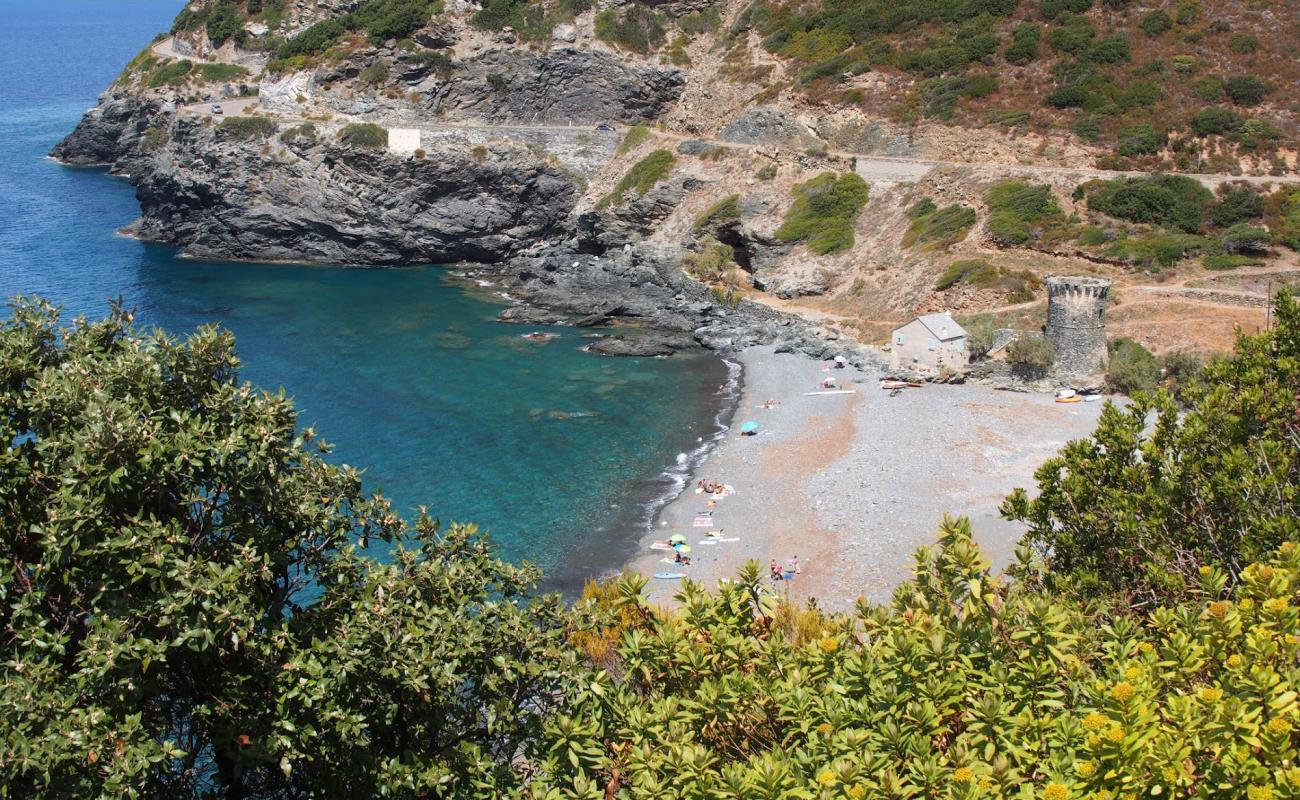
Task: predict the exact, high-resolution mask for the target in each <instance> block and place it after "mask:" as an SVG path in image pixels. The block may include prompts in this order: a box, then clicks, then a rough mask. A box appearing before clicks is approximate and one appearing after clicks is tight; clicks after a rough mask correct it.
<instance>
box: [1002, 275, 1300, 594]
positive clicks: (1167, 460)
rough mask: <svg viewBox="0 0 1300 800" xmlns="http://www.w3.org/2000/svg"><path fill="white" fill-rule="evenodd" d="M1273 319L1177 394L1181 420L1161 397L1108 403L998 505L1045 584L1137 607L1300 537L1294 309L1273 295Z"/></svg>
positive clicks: (1299, 357) (1298, 315)
mask: <svg viewBox="0 0 1300 800" xmlns="http://www.w3.org/2000/svg"><path fill="white" fill-rule="evenodd" d="M1276 312H1277V325H1276V327H1275V328H1274V329H1273V330H1272V331H1265V332H1263V333H1260V334H1258V335H1255V336H1241V337H1240V338H1239V339H1238V341H1237V351H1236V353H1235V354H1234V355H1233V356H1232V357H1231V358H1223V359H1218V360H1215V361H1212V362H1210V363H1209V364H1207V365H1206V366H1205V368H1204V370H1203V372H1202V374H1201V378H1200V380H1198V381H1196V382H1195V383H1194V384H1192V385H1191V386H1188V387H1186V388H1184V389H1183V390H1182V394H1183V400H1184V402H1185V403H1186V405H1187V406H1188V407H1187V409H1186V411H1184V410H1183V409H1181V408H1180V407H1179V404H1178V403H1176V402H1175V400H1174V398H1172V397H1171V396H1169V395H1168V394H1167V393H1164V392H1159V393H1157V394H1155V395H1139V396H1138V397H1137V398H1136V399H1135V400H1134V401H1133V403H1132V404H1130V405H1129V406H1128V407H1126V408H1120V407H1118V406H1112V407H1108V408H1106V409H1105V410H1104V411H1103V412H1102V417H1101V421H1100V423H1099V424H1098V426H1097V430H1096V432H1095V433H1094V434H1093V435H1092V436H1091V437H1089V438H1088V439H1084V440H1081V441H1077V442H1071V443H1070V444H1068V445H1066V447H1065V449H1064V450H1063V451H1062V452H1061V454H1060V455H1059V456H1058V457H1056V458H1054V459H1051V460H1050V461H1048V462H1047V463H1045V464H1044V465H1043V466H1042V467H1041V468H1040V469H1039V470H1038V472H1037V473H1036V474H1035V479H1036V480H1037V482H1038V496H1037V497H1035V498H1032V499H1031V498H1030V497H1029V495H1028V493H1026V492H1024V491H1021V490H1017V491H1016V493H1014V494H1013V495H1012V496H1011V497H1010V498H1008V499H1007V502H1006V503H1005V504H1004V505H1003V511H1004V513H1005V514H1006V515H1007V516H1008V517H1010V518H1013V519H1017V520H1021V521H1023V522H1027V523H1028V524H1029V526H1030V527H1029V533H1028V540H1029V542H1030V543H1031V544H1032V545H1033V546H1034V547H1036V548H1038V549H1039V551H1040V552H1041V553H1042V555H1043V557H1044V558H1046V559H1047V562H1048V564H1049V565H1050V566H1051V567H1052V573H1051V574H1052V575H1053V578H1052V580H1053V584H1054V585H1056V586H1058V587H1060V588H1062V589H1070V590H1078V591H1080V592H1082V593H1084V594H1086V595H1089V596H1095V594H1096V593H1097V592H1112V591H1117V592H1120V593H1121V594H1122V596H1123V597H1125V598H1133V599H1135V600H1137V601H1142V602H1149V601H1151V600H1152V599H1153V598H1159V597H1164V596H1177V595H1178V594H1179V593H1180V592H1183V591H1186V590H1187V589H1188V588H1189V587H1193V586H1195V585H1196V583H1197V581H1198V580H1199V577H1198V576H1199V569H1200V567H1202V566H1204V565H1210V564H1213V565H1215V566H1216V567H1219V568H1222V569H1223V570H1224V571H1225V574H1226V575H1227V577H1228V580H1230V581H1232V582H1234V583H1235V582H1236V581H1238V580H1240V579H1241V576H1242V571H1243V570H1244V568H1245V566H1246V565H1247V564H1249V563H1250V562H1251V561H1254V560H1257V559H1260V558H1264V557H1266V556H1267V554H1268V553H1269V552H1270V551H1272V550H1273V549H1274V548H1276V547H1278V546H1279V545H1281V544H1282V543H1283V542H1286V541H1297V540H1300V307H1297V305H1296V301H1295V300H1294V299H1293V298H1292V297H1291V296H1290V295H1289V294H1287V293H1285V292H1282V293H1279V294H1278V296H1277V303H1276Z"/></svg>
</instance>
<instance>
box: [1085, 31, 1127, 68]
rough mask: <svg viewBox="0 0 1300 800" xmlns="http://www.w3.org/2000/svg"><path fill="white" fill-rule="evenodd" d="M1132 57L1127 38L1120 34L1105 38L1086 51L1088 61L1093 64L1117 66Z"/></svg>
mask: <svg viewBox="0 0 1300 800" xmlns="http://www.w3.org/2000/svg"><path fill="white" fill-rule="evenodd" d="M1132 57H1133V51H1132V48H1131V47H1130V45H1129V41H1128V37H1127V36H1125V35H1124V34H1122V33H1117V34H1113V35H1111V36H1107V37H1106V38H1104V39H1102V40H1101V41H1099V42H1097V44H1095V45H1093V47H1092V49H1091V50H1089V51H1088V60H1089V61H1091V62H1092V63H1094V64H1119V63H1121V62H1124V61H1128V60H1129V59H1131V58H1132Z"/></svg>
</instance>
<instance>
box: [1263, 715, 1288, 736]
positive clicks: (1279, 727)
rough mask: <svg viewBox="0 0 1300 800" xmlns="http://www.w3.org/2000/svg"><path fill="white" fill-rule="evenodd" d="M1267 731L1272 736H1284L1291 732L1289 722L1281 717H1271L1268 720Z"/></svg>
mask: <svg viewBox="0 0 1300 800" xmlns="http://www.w3.org/2000/svg"><path fill="white" fill-rule="evenodd" d="M1268 732H1269V733H1271V734H1273V735H1274V736H1285V735H1286V734H1288V733H1290V732H1291V723H1290V722H1288V721H1287V720H1285V719H1284V718H1282V717H1273V718H1272V719H1270V720H1269V721H1268Z"/></svg>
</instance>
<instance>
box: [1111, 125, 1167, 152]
mask: <svg viewBox="0 0 1300 800" xmlns="http://www.w3.org/2000/svg"><path fill="white" fill-rule="evenodd" d="M1117 138H1118V139H1119V144H1118V147H1117V148H1116V150H1117V151H1118V152H1119V154H1120V155H1121V156H1126V157H1130V158H1131V157H1133V156H1153V155H1155V154H1156V153H1158V152H1160V145H1161V143H1162V142H1163V140H1164V136H1163V135H1162V134H1159V133H1157V132H1156V129H1155V128H1153V127H1152V126H1151V125H1150V124H1149V123H1145V122H1143V123H1139V124H1137V125H1126V126H1124V127H1123V128H1120V130H1119V133H1118V134H1117Z"/></svg>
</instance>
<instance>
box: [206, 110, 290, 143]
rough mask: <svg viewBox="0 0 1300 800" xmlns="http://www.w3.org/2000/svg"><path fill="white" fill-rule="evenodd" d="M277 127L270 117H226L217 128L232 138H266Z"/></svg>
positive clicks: (272, 133)
mask: <svg viewBox="0 0 1300 800" xmlns="http://www.w3.org/2000/svg"><path fill="white" fill-rule="evenodd" d="M278 129H279V127H278V126H277V125H276V124H275V120H273V119H271V118H270V117H257V116H254V117H226V118H225V119H223V120H221V124H219V125H217V130H219V131H221V132H222V133H224V134H226V135H227V136H229V137H231V138H232V139H266V138H269V137H271V136H274V135H275V132H276V131H277V130H278Z"/></svg>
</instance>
